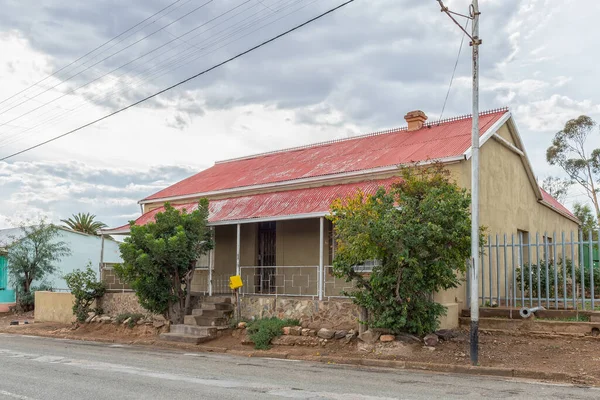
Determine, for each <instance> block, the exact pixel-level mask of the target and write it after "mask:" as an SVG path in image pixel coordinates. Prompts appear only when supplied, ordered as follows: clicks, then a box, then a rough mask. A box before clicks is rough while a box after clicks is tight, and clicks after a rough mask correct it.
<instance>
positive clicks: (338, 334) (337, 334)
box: [333, 330, 348, 339]
mask: <svg viewBox="0 0 600 400" xmlns="http://www.w3.org/2000/svg"><path fill="white" fill-rule="evenodd" d="M347 334H348V331H345V330H341V331H335V335H334V336H333V337H334V338H335V339H343V338H345V337H346V335H347Z"/></svg>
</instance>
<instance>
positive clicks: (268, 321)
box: [246, 317, 300, 350]
mask: <svg viewBox="0 0 600 400" xmlns="http://www.w3.org/2000/svg"><path fill="white" fill-rule="evenodd" d="M299 324H300V322H299V321H298V320H295V319H279V318H276V317H272V318H263V319H258V320H256V321H254V322H251V323H250V324H249V325H248V327H247V328H246V329H247V330H248V333H249V334H250V339H252V341H253V342H254V348H255V349H257V350H268V349H270V348H271V340H273V339H274V338H276V337H279V336H281V335H282V334H283V327H284V326H296V325H299Z"/></svg>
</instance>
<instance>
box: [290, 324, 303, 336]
mask: <svg viewBox="0 0 600 400" xmlns="http://www.w3.org/2000/svg"><path fill="white" fill-rule="evenodd" d="M290 335H292V336H302V327H301V326H292V327H291V328H290Z"/></svg>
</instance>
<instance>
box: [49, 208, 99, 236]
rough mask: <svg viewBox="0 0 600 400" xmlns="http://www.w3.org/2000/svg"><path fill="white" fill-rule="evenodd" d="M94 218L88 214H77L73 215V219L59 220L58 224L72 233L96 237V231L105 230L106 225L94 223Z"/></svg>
mask: <svg viewBox="0 0 600 400" xmlns="http://www.w3.org/2000/svg"><path fill="white" fill-rule="evenodd" d="M95 218H96V216H95V215H92V214H90V213H85V214H83V213H78V214H73V217H71V218H69V219H61V220H60V222H63V223H64V224H65V226H66V227H67V228H70V229H72V230H74V231H77V232H83V233H88V234H90V235H97V234H98V231H99V230H100V229H102V228H106V226H107V225H106V224H105V223H103V222H100V221H94V219H95Z"/></svg>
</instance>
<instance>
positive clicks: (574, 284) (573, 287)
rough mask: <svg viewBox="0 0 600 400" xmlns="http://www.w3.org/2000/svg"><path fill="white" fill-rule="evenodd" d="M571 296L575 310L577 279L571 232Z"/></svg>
mask: <svg viewBox="0 0 600 400" xmlns="http://www.w3.org/2000/svg"><path fill="white" fill-rule="evenodd" d="M571 282H572V283H571V295H573V309H574V310H577V277H576V276H575V237H574V236H573V231H571Z"/></svg>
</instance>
